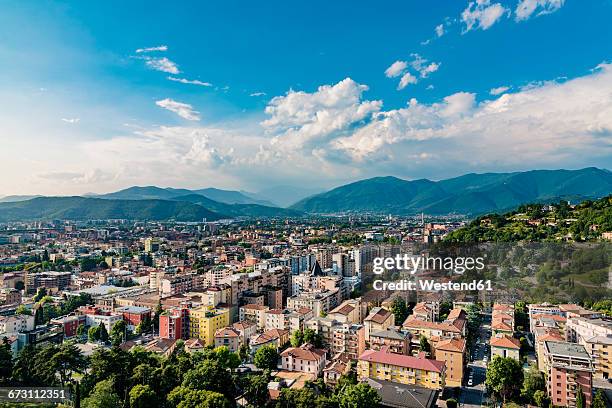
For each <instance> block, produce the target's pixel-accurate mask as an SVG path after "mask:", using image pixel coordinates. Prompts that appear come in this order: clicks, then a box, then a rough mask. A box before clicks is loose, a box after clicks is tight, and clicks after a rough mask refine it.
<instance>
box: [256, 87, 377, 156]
mask: <svg viewBox="0 0 612 408" xmlns="http://www.w3.org/2000/svg"><path fill="white" fill-rule="evenodd" d="M367 90H368V87H367V86H366V85H360V84H358V83H357V82H355V81H353V80H352V79H351V78H346V79H344V80H342V81H340V82H338V83H337V84H335V85H323V86H320V87H319V88H318V89H317V91H316V92H313V93H307V92H301V91H300V92H297V91H293V90H290V91H289V92H287V94H286V95H285V96H277V97H275V98H272V100H271V101H270V102H269V103H268V106H267V107H266V110H265V112H266V113H267V114H268V115H270V118H269V119H267V120H265V121H263V122H262V123H261V124H262V126H263V127H264V128H265V129H266V130H267V131H268V132H271V133H273V134H275V135H276V137H275V139H274V140H273V142H274V143H276V144H278V145H279V146H288V147H291V148H295V147H302V146H305V145H309V144H310V143H312V142H314V141H319V142H320V141H322V140H323V141H324V140H325V139H326V138H328V137H332V136H333V135H335V134H337V133H342V132H346V131H349V130H350V129H351V127H353V126H356V125H358V124H359V123H360V122H362V121H368V120H369V119H370V118H371V116H372V114H373V113H376V112H378V111H379V110H380V109H381V107H382V101H361V96H362V94H363V92H365V91H367Z"/></svg>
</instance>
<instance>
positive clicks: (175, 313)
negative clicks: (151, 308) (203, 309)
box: [159, 307, 189, 340]
mask: <svg viewBox="0 0 612 408" xmlns="http://www.w3.org/2000/svg"><path fill="white" fill-rule="evenodd" d="M159 337H161V338H163V339H175V340H178V339H183V340H185V339H187V338H189V309H187V308H178V307H173V308H169V309H166V310H164V311H163V312H162V314H161V315H160V316H159Z"/></svg>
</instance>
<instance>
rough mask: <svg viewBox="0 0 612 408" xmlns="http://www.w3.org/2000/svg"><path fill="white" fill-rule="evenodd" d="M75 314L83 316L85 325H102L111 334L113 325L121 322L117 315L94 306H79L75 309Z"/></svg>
mask: <svg viewBox="0 0 612 408" xmlns="http://www.w3.org/2000/svg"><path fill="white" fill-rule="evenodd" d="M77 314H81V315H84V316H85V325H86V326H89V327H94V326H99V325H100V324H103V325H104V327H105V328H106V331H107V332H109V333H110V332H111V330H112V329H113V326H114V325H115V323H117V322H119V321H121V320H123V316H122V315H121V314H119V313H113V312H109V311H106V310H103V309H101V308H99V307H94V306H81V307H80V308H78V309H77Z"/></svg>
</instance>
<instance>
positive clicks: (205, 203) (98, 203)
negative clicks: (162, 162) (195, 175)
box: [0, 167, 612, 222]
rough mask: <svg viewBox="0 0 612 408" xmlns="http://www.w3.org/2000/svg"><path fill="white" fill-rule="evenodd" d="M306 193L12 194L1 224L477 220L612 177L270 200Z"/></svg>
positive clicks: (419, 186)
mask: <svg viewBox="0 0 612 408" xmlns="http://www.w3.org/2000/svg"><path fill="white" fill-rule="evenodd" d="M281 191H284V192H285V194H281ZM304 191H305V189H304V188H301V187H297V188H295V189H291V188H289V187H285V188H283V189H280V188H277V189H270V190H269V191H268V193H267V195H266V194H262V193H259V194H253V193H246V192H240V191H231V190H221V189H216V188H204V189H198V190H189V189H175V188H160V187H155V186H147V187H137V186H135V187H130V188H126V189H124V190H120V191H116V192H113V193H108V194H99V195H96V194H90V195H87V196H84V197H40V196H29V197H28V196H9V197H5V198H3V199H0V222H2V221H4V222H6V221H18V220H34V219H75V220H87V219H147V220H176V221H201V220H202V219H207V220H210V221H212V220H218V219H223V218H236V217H295V216H301V215H304V214H306V213H312V214H317V213H318V214H331V213H351V212H368V213H379V214H396V215H413V214H419V213H421V212H424V213H426V214H430V215H444V214H463V215H469V216H474V215H479V214H483V213H489V212H504V211H507V210H511V209H513V208H515V207H517V206H519V205H520V204H524V203H529V202H556V201H559V200H561V199H564V200H570V201H572V202H578V201H582V200H585V199H595V198H599V197H603V196H606V195H609V194H611V193H612V172H610V171H608V170H602V169H597V168H594V167H589V168H585V169H581V170H532V171H527V172H515V173H485V174H473V173H472V174H466V175H463V176H460V177H455V178H451V179H446V180H440V181H431V180H427V179H420V180H411V181H409V180H404V179H400V178H397V177H392V176H387V177H374V178H370V179H366V180H360V181H357V182H354V183H350V184H346V185H343V186H340V187H337V188H334V189H332V190H330V191H327V192H324V193H320V194H316V195H313V196H310V197H307V198H304V199H302V200H300V201H298V202H297V203H295V204H293V205H291V206H290V207H288V208H280V207H278V206H275V205H274V204H272V201H274V202H279V201H282V202H283V203H285V204H286V203H290V202H291V198H292V197H296V196H300V195H301V194H303V193H304ZM268 198H270V199H268Z"/></svg>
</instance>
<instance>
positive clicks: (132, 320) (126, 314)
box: [115, 306, 151, 331]
mask: <svg viewBox="0 0 612 408" xmlns="http://www.w3.org/2000/svg"><path fill="white" fill-rule="evenodd" d="M115 312H116V313H121V316H123V320H124V321H125V323H126V324H127V327H128V329H129V330H132V331H133V330H135V329H136V326H138V325H139V324H140V323H141V322H143V321H144V320H147V319H148V320H149V321H151V309H149V308H148V307H141V306H124V307H119V308H116V309H115Z"/></svg>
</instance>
